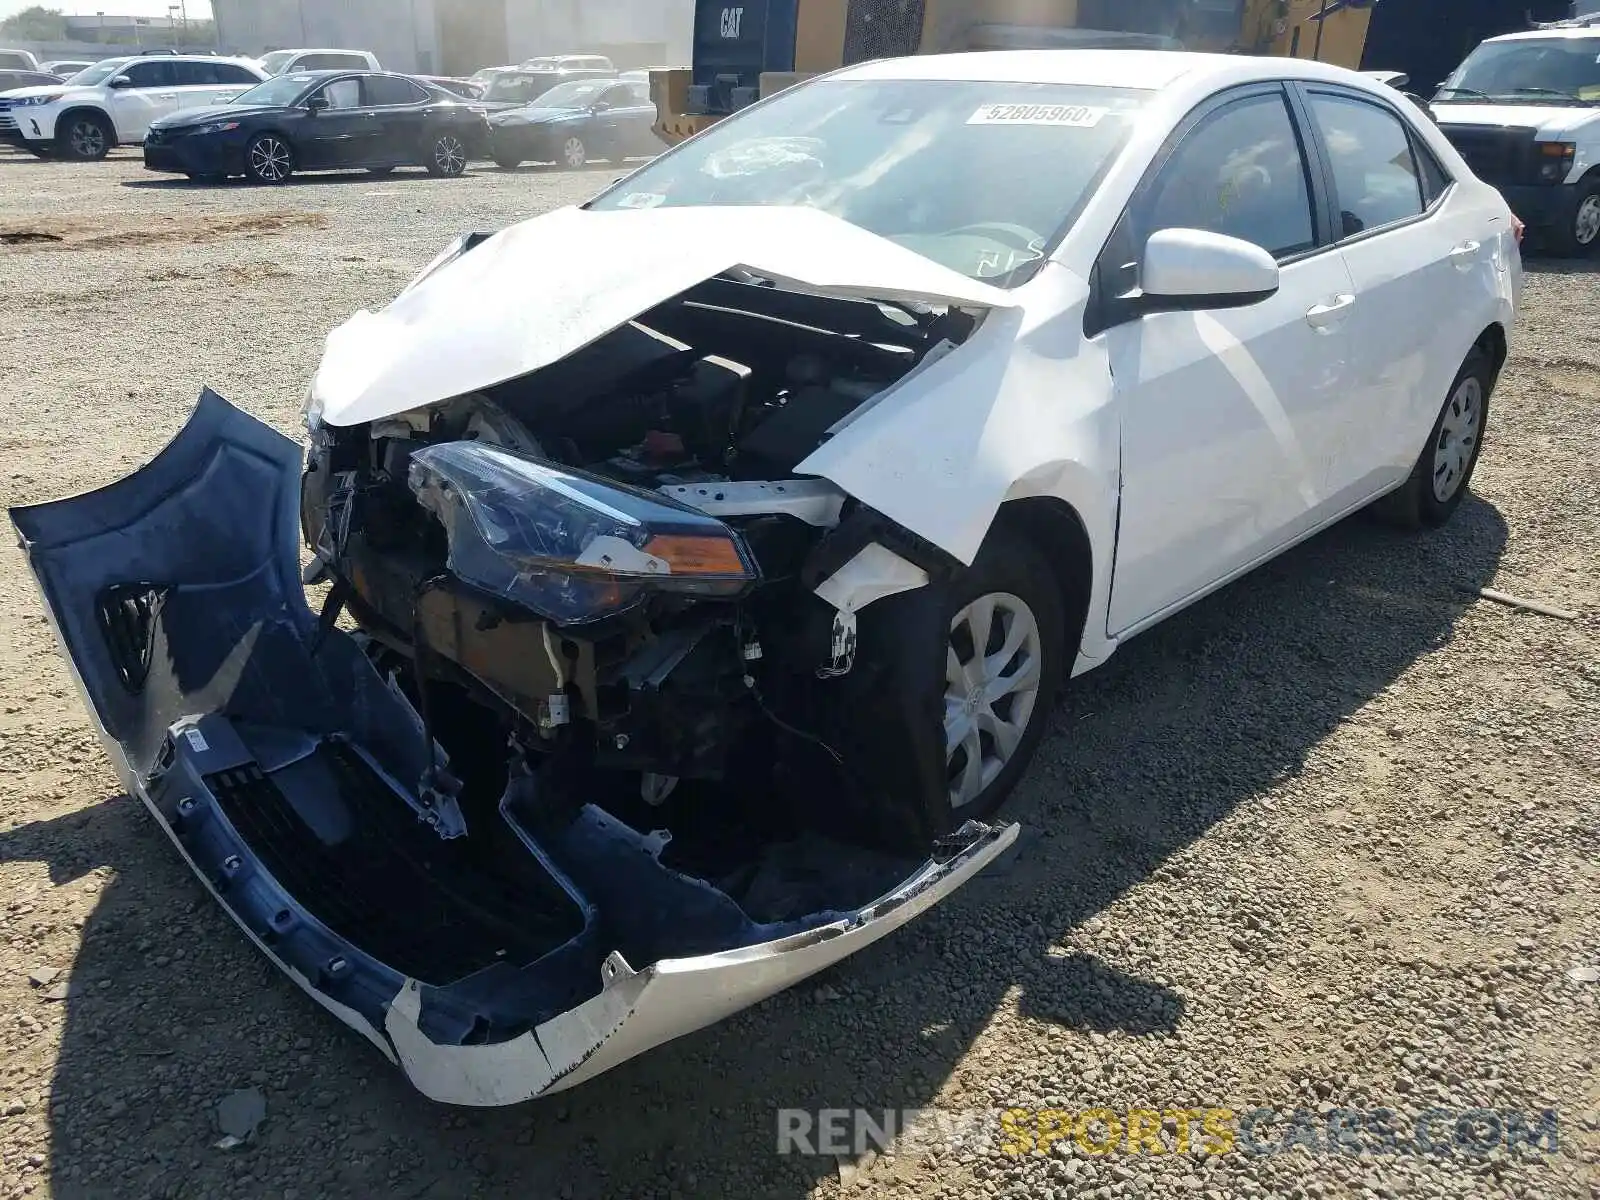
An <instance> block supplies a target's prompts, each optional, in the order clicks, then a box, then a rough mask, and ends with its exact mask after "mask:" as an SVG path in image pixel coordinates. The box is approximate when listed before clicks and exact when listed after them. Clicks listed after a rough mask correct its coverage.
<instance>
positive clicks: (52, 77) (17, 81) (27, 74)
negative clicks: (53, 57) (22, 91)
mask: <svg viewBox="0 0 1600 1200" xmlns="http://www.w3.org/2000/svg"><path fill="white" fill-rule="evenodd" d="M61 82H62V78H61V76H60V75H57V74H55V73H54V72H52V71H9V70H5V69H0V94H3V93H5V92H10V91H15V90H16V89H17V88H25V87H47V86H48V85H50V84H52V83H61Z"/></svg>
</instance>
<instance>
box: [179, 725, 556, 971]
mask: <svg viewBox="0 0 1600 1200" xmlns="http://www.w3.org/2000/svg"><path fill="white" fill-rule="evenodd" d="M291 772H292V773H294V775H295V783H296V785H297V786H298V785H304V790H305V791H306V792H307V794H308V796H310V797H312V798H314V799H315V800H316V801H317V802H318V804H319V811H318V818H317V823H318V826H319V829H313V828H312V826H311V825H309V824H308V823H307V821H306V820H305V819H304V818H303V817H302V815H301V814H300V813H299V812H298V811H296V808H295V806H294V805H293V804H291V803H290V801H289V799H288V797H287V796H285V795H284V793H283V791H282V790H281V789H280V788H279V786H278V784H277V783H276V782H274V777H269V776H267V775H266V774H264V773H263V772H262V771H261V769H260V768H259V767H257V766H255V765H254V764H252V765H250V766H248V767H243V768H240V769H238V770H233V771H223V772H220V773H218V774H216V775H212V776H209V777H207V779H206V784H207V786H208V787H209V788H210V789H211V791H212V794H213V795H215V796H216V798H217V802H218V804H219V805H220V806H221V808H222V811H223V814H224V815H225V816H226V817H227V818H228V821H229V822H230V823H231V824H232V825H233V827H234V829H235V830H236V831H237V832H238V834H239V836H240V837H242V838H243V839H244V841H245V843H246V844H247V845H248V846H249V847H250V849H251V850H252V851H253V852H254V853H255V854H256V855H257V857H258V858H259V859H260V861H261V864H262V866H263V867H265V868H266V870H267V871H268V872H269V873H270V874H271V875H272V877H273V878H274V879H276V880H277V882H278V883H279V884H280V885H281V886H282V887H283V888H284V890H285V891H287V892H288V893H289V894H290V895H291V896H293V897H294V898H295V900H297V901H298V902H299V903H300V904H301V905H303V906H304V907H305V908H306V909H307V910H308V911H309V912H310V913H311V915H312V916H314V917H315V918H316V919H317V920H319V921H321V922H322V923H323V924H324V925H326V926H327V927H328V928H329V929H331V930H332V931H333V932H334V933H336V934H338V935H339V936H340V937H342V938H344V939H345V940H346V941H348V942H350V943H351V944H352V945H354V946H356V947H357V948H358V949H360V950H362V951H364V952H366V953H367V954H370V955H372V957H374V958H376V959H378V960H379V961H380V962H382V963H383V964H385V965H386V966H388V967H390V968H392V969H394V970H396V971H400V972H402V973H404V974H406V975H408V976H410V977H411V978H413V979H417V980H420V981H421V982H424V983H428V984H432V985H434V986H438V987H442V986H446V985H448V984H451V983H454V982H456V981H458V980H460V979H463V978H465V977H466V976H468V975H471V974H473V973H474V972H476V971H480V970H482V969H483V968H485V967H488V966H492V965H494V964H495V963H498V962H510V963H513V964H516V965H521V964H524V963H528V962H532V961H533V960H534V959H536V958H539V957H542V956H543V955H544V954H545V953H547V952H548V951H550V950H553V949H555V948H556V947H557V946H560V945H561V944H563V943H564V942H566V941H568V940H570V939H571V938H572V937H574V936H576V935H577V934H578V933H579V932H580V931H581V929H582V916H581V913H580V912H579V910H578V909H577V908H576V906H575V905H574V904H573V903H572V901H571V899H570V898H569V897H568V896H567V895H566V894H565V893H564V892H563V891H561V890H560V888H559V887H558V886H557V885H556V884H555V882H554V881H553V880H551V879H550V878H549V876H547V875H545V874H544V873H543V872H542V871H540V870H539V868H538V866H537V864H536V863H535V861H534V860H533V859H532V857H531V856H529V857H528V859H527V869H526V870H525V871H521V872H516V873H509V872H508V871H507V869H506V864H504V863H503V862H492V863H490V862H484V861H480V860H477V859H474V858H472V857H471V854H472V847H470V846H469V845H468V841H469V839H467V838H462V839H457V840H454V841H449V842H446V841H443V840H441V839H440V838H439V837H438V835H437V834H435V833H433V832H432V830H430V829H428V828H427V827H426V826H424V825H423V824H421V823H420V822H419V821H418V820H417V818H416V815H415V814H414V813H413V812H412V811H411V810H410V809H409V808H408V807H407V806H406V805H405V802H404V801H403V800H402V799H401V798H400V797H399V796H397V795H395V793H394V792H393V790H392V789H390V788H389V786H388V785H387V784H386V783H384V781H383V779H382V778H381V777H380V776H379V775H378V774H377V772H375V771H374V770H373V769H372V768H371V767H370V766H368V765H367V762H366V760H364V759H363V758H362V757H361V756H360V755H359V754H357V753H356V752H355V751H354V750H353V749H351V748H350V747H349V746H346V745H340V744H337V743H325V744H324V745H323V746H322V747H321V748H319V749H318V750H317V752H316V754H315V755H313V756H312V757H311V758H310V759H305V760H302V761H301V762H300V763H296V764H294V765H293V766H291V767H287V768H284V770H282V771H279V772H275V773H274V775H275V776H276V777H283V776H285V775H287V774H289V773H291ZM330 796H336V797H337V803H336V804H331V805H330ZM330 830H332V831H335V834H334V836H337V837H338V840H337V841H330V840H329V839H330Z"/></svg>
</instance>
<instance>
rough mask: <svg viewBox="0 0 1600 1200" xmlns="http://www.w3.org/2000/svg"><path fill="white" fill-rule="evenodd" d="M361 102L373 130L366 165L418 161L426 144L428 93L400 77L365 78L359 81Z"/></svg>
mask: <svg viewBox="0 0 1600 1200" xmlns="http://www.w3.org/2000/svg"><path fill="white" fill-rule="evenodd" d="M361 99H362V106H363V107H364V109H365V110H366V113H367V115H368V117H369V118H370V124H371V127H372V134H371V137H370V138H368V139H367V142H366V148H365V150H364V153H365V154H366V155H367V158H366V160H365V161H366V162H368V163H371V164H374V165H377V164H390V163H393V164H400V163H414V162H419V161H421V158H420V156H421V154H422V153H423V151H424V149H425V147H424V145H423V143H424V142H425V141H426V140H427V139H426V136H425V135H426V133H427V124H428V105H429V103H430V101H429V99H428V93H427V92H425V91H423V90H422V89H421V88H420V87H418V86H417V85H416V84H414V83H412V82H411V80H409V79H406V78H404V77H403V76H400V75H366V76H363V77H362V80H361Z"/></svg>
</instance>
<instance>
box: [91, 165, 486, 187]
mask: <svg viewBox="0 0 1600 1200" xmlns="http://www.w3.org/2000/svg"><path fill="white" fill-rule="evenodd" d="M486 170H487V171H498V170H499V168H498V167H488V168H485V167H482V166H476V167H469V168H468V169H467V173H466V174H465V175H458V176H456V178H457V179H466V178H469V177H471V176H473V175H482V174H484V173H485V171H486ZM430 181H435V182H436V180H435V177H434V176H432V175H430V174H428V172H427V171H426V170H424V169H423V168H421V167H397V168H396V169H395V170H394V171H391V172H386V173H384V174H381V175H378V174H374V173H373V172H371V171H333V172H329V173H326V174H322V173H319V174H315V175H291V176H290V177H289V178H288V179H285V180H284V181H283V182H282V183H278V184H273V185H272V187H271V188H267V187H265V186H263V185H262V184H259V183H255V182H254V181H252V180H249V179H244V178H233V179H226V180H224V181H222V182H221V183H207V182H205V181H203V180H199V179H186V178H184V177H183V176H181V175H178V176H158V177H156V178H154V179H124V180H123V181H122V184H121V186H122V187H125V188H132V189H134V190H135V191H142V192H143V191H156V192H186V191H196V192H217V191H240V190H246V189H248V190H251V191H269V190H276V189H282V188H297V187H318V186H323V187H327V186H336V185H339V184H355V183H366V184H373V183H383V184H390V183H428V182H430Z"/></svg>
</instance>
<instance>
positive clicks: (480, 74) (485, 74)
mask: <svg viewBox="0 0 1600 1200" xmlns="http://www.w3.org/2000/svg"><path fill="white" fill-rule="evenodd" d="M516 69H517V68H516V64H514V63H507V64H506V65H505V66H503V67H480V68H479V69H478V70H476V71H474V72H473V73H472V74H471V75H469V76H467V79H468V81H469V82H471V83H475V84H477V85H478V86H479V87H481V88H484V87H488V86H489V84H490V83H491V82H492V81H493V80H494V77H495V76H496V75H498V74H500V72H502V71H515V70H516Z"/></svg>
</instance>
